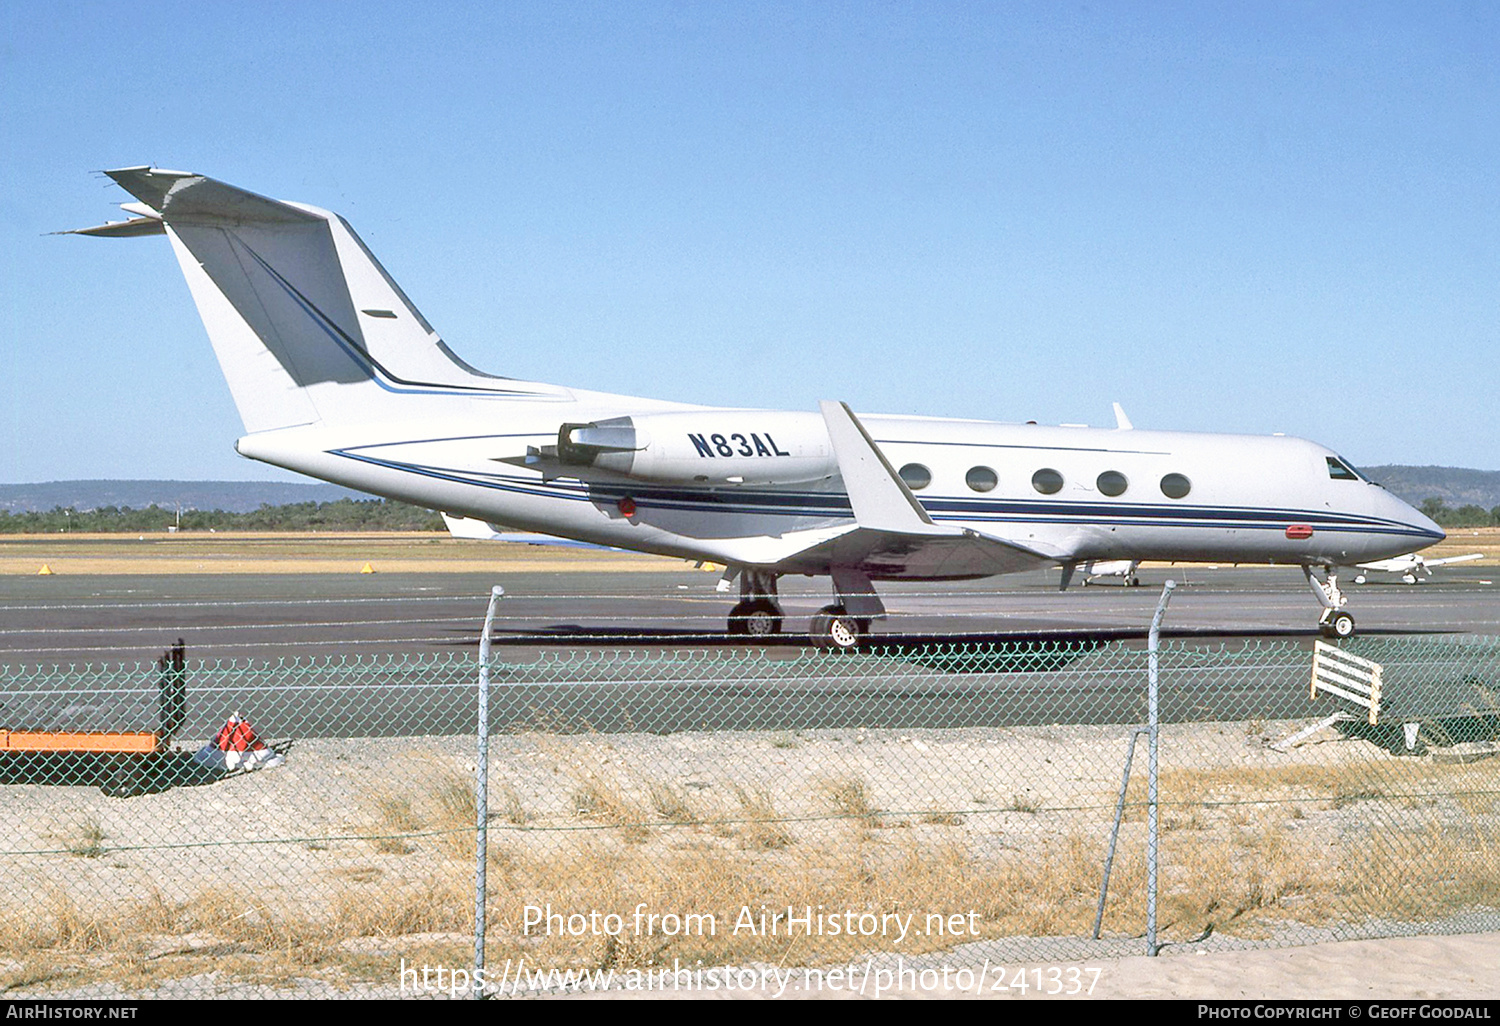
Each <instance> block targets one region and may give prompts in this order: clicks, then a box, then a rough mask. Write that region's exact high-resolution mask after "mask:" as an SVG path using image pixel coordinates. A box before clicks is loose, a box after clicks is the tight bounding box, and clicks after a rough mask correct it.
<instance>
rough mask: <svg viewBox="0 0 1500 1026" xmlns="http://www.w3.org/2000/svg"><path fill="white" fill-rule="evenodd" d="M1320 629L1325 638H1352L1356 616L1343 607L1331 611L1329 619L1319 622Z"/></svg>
mask: <svg viewBox="0 0 1500 1026" xmlns="http://www.w3.org/2000/svg"><path fill="white" fill-rule="evenodd" d="M1318 631H1319V632H1320V633H1321V634H1322V635H1323V637H1325V638H1336V639H1340V640H1342V639H1344V638H1352V637H1354V617H1352V616H1350V615H1349V614H1348V613H1346V612H1344V611H1343V610H1342V609H1340V610H1338V611H1337V612H1335V613H1331V614H1330V615H1329V617H1328V619H1326V620H1324V621H1323V622H1322V623H1320V624H1318Z"/></svg>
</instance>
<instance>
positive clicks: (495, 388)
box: [70, 167, 568, 433]
mask: <svg viewBox="0 0 1500 1026" xmlns="http://www.w3.org/2000/svg"><path fill="white" fill-rule="evenodd" d="M105 174H107V175H108V176H109V177H110V178H112V179H114V180H115V182H117V183H118V184H119V185H120V186H121V187H122V188H124V189H125V190H126V191H127V192H129V193H130V194H131V195H133V196H134V197H135V198H136V200H137V201H138V202H135V203H125V204H122V207H123V209H124V210H125V211H126V212H127V213H130V214H132V215H134V216H133V217H132V218H131V219H130V220H128V221H120V222H112V223H110V224H104V225H99V226H98V227H94V228H83V229H79V230H78V231H76V232H72V233H70V234H76V235H95V236H104V237H126V236H137V235H160V234H165V235H166V236H167V237H168V238H169V239H170V240H171V242H172V248H173V250H174V251H175V252H176V254H177V260H178V262H179V263H180V264H181V266H182V273H183V274H184V276H186V278H187V282H188V287H189V289H191V291H192V294H193V300H194V301H195V302H196V303H197V305H198V313H199V315H200V316H201V317H202V318H203V324H204V327H205V328H207V329H208V335H209V339H210V341H211V342H212V343H213V347H214V352H215V353H216V354H217V356H218V358H219V365H220V367H221V368H222V369H223V371H224V377H225V379H226V380H227V381H228V383H229V389H230V392H231V393H232V394H233V396H234V401H235V405H236V406H237V407H238V408H239V412H240V418H241V419H242V420H243V421H244V423H245V430H246V432H247V433H253V432H258V431H268V430H272V429H275V428H283V427H292V426H295V425H302V424H313V423H319V422H322V423H325V424H345V423H357V422H369V421H372V420H380V419H383V418H384V417H385V416H387V415H389V414H392V413H395V412H396V411H395V409H394V408H393V407H392V405H391V404H392V403H393V402H394V400H396V399H398V398H400V399H402V400H403V402H402V403H401V406H400V414H401V415H402V416H411V415H413V414H416V415H419V416H420V415H423V414H427V413H432V414H440V413H441V412H442V411H443V410H444V409H445V408H446V409H451V406H452V404H453V403H454V402H455V401H458V402H460V403H466V401H468V402H487V401H493V400H506V399H531V400H538V399H541V400H545V399H566V398H568V393H567V392H566V391H565V390H563V389H558V388H554V387H551V386H548V385H539V384H533V383H530V382H520V381H513V380H511V379H508V378H500V377H495V376H492V375H489V374H484V373H482V372H480V371H477V370H475V369H474V368H473V367H470V366H469V365H468V364H466V363H464V362H463V361H462V360H460V359H459V358H458V357H457V356H455V355H454V354H453V352H452V351H451V350H449V348H448V347H447V346H446V345H445V344H444V343H443V340H442V339H441V338H439V337H438V335H437V333H436V332H435V331H433V330H432V326H431V325H429V324H428V323H427V321H426V319H425V318H424V317H423V316H422V315H421V313H419V312H418V311H417V308H416V307H415V306H413V305H412V303H411V301H410V300H409V299H407V298H406V295H405V293H403V292H402V291H401V289H400V287H399V286H398V285H397V284H396V283H395V282H394V281H393V280H392V279H391V277H390V275H388V274H387V273H386V271H385V268H383V267H381V266H380V263H379V262H378V261H377V260H376V259H375V257H374V256H373V255H372V254H371V253H370V251H369V250H368V249H366V248H365V245H364V243H363V242H361V241H360V239H359V236H357V235H355V234H354V231H353V229H351V228H350V227H349V225H348V224H347V223H346V222H345V221H344V219H343V218H341V217H339V216H338V215H337V214H334V213H331V212H329V211H326V210H320V209H318V208H317V207H310V206H306V205H303V204H301V203H284V202H281V201H279V200H273V199H267V198H266V197H264V196H259V195H256V194H255V193H253V192H247V191H245V190H243V189H237V188H235V187H234V186H231V185H226V184H225V183H223V182H220V181H216V180H214V179H212V178H205V177H203V176H202V175H195V174H189V173H186V172H182V171H166V170H163V169H161V168H152V167H131V168H122V169H120V170H117V171H106V172H105ZM413 400H415V402H413Z"/></svg>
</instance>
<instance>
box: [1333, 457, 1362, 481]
mask: <svg viewBox="0 0 1500 1026" xmlns="http://www.w3.org/2000/svg"><path fill="white" fill-rule="evenodd" d="M1328 476H1329V477H1331V478H1333V479H1334V480H1335V481H1358V480H1359V479H1360V478H1359V472H1358V471H1357V470H1355V469H1354V468H1353V467H1351V466H1349V464H1347V463H1345V462H1344V461H1343V460H1341V459H1339V458H1338V457H1337V456H1329V457H1328Z"/></svg>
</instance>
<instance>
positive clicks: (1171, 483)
mask: <svg viewBox="0 0 1500 1026" xmlns="http://www.w3.org/2000/svg"><path fill="white" fill-rule="evenodd" d="M1192 490H1193V483H1192V482H1191V481H1189V480H1188V479H1187V478H1185V477H1183V476H1182V475H1181V474H1168V475H1167V476H1166V477H1164V478H1162V479H1161V492H1162V494H1163V495H1165V496H1166V497H1167V498H1169V499H1180V498H1182V497H1183V496H1185V495H1187V493H1188V492H1190V491H1192Z"/></svg>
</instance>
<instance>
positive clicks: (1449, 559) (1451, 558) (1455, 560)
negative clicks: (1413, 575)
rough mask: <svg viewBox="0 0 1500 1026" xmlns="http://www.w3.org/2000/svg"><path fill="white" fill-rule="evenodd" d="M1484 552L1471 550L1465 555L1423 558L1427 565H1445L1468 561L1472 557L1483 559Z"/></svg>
mask: <svg viewBox="0 0 1500 1026" xmlns="http://www.w3.org/2000/svg"><path fill="white" fill-rule="evenodd" d="M1483 558H1484V553H1483V552H1470V553H1469V554H1468V555H1465V556H1448V557H1446V558H1444V559H1423V560H1422V563H1423V564H1424V565H1425V566H1445V565H1447V564H1449V563H1467V562H1468V561H1469V560H1471V559H1483Z"/></svg>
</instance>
